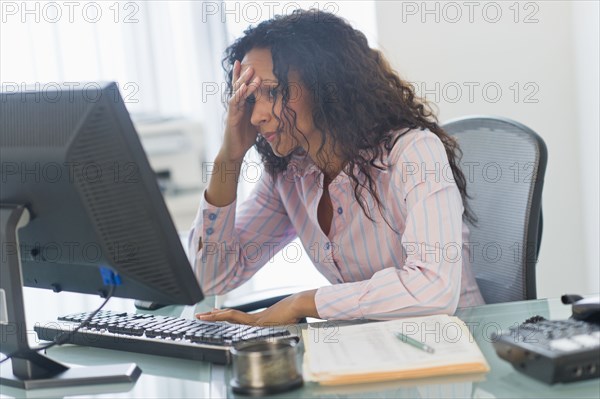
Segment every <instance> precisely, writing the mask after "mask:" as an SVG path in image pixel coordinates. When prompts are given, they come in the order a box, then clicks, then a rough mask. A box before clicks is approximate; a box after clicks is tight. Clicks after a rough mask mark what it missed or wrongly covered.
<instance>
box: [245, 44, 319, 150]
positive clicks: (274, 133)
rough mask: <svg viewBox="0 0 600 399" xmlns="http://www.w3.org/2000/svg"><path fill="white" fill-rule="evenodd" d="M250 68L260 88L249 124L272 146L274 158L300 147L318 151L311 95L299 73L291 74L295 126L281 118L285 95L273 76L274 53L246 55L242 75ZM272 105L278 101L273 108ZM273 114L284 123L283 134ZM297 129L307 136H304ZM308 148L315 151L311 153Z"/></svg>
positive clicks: (256, 50)
mask: <svg viewBox="0 0 600 399" xmlns="http://www.w3.org/2000/svg"><path fill="white" fill-rule="evenodd" d="M250 66H252V68H253V69H254V76H259V77H260V78H261V85H260V87H259V88H258V90H256V91H255V93H254V94H255V102H254V105H253V107H252V114H251V116H250V123H252V125H253V126H255V127H256V129H257V130H258V132H259V134H260V135H261V136H263V137H264V138H265V140H267V142H268V143H269V144H270V145H271V148H272V149H273V152H274V153H275V155H277V156H280V157H284V156H286V155H288V154H290V153H291V152H292V151H293V150H295V149H296V148H298V147H302V148H304V150H306V151H308V152H309V153H310V152H313V151H315V150H316V149H317V148H319V145H320V140H321V138H320V134H319V133H318V132H316V131H315V127H314V124H313V119H312V104H311V99H310V94H309V92H308V90H307V89H306V88H305V87H304V86H303V85H302V84H301V83H300V79H299V74H298V73H297V72H295V71H290V72H289V75H288V81H289V87H290V90H289V97H290V98H289V101H288V104H287V106H288V108H291V109H292V110H294V111H295V112H296V127H293V126H290V124H289V123H288V122H287V121H286V118H285V117H284V116H283V115H282V108H283V107H282V93H281V92H280V90H281V89H275V87H276V86H277V78H276V77H275V75H274V74H273V61H272V58H271V51H270V50H269V49H261V48H254V49H252V50H250V51H249V52H247V53H246V55H245V57H244V59H243V60H242V70H241V73H243V72H244V71H245V70H246V69H247V68H248V67H250ZM241 73H240V74H241ZM276 91H277V92H276ZM273 102H275V107H274V108H273ZM273 112H274V113H275V115H277V117H279V118H280V119H281V121H282V124H283V127H282V129H281V131H278V130H277V127H278V125H279V122H278V121H277V119H276V118H275V115H274V113H273ZM291 118H292V116H291V115H290V121H291V120H293V119H291ZM298 130H300V131H301V132H302V134H304V137H303V136H302V134H300V132H299V131H298ZM305 137H306V138H305ZM307 140H308V143H307V142H306V141H307ZM309 148H310V149H311V150H312V151H309Z"/></svg>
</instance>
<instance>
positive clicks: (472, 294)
mask: <svg viewBox="0 0 600 399" xmlns="http://www.w3.org/2000/svg"><path fill="white" fill-rule="evenodd" d="M244 33H245V35H244V36H243V37H242V38H240V39H238V40H237V41H236V42H235V43H233V44H232V45H231V46H230V47H228V48H227V50H226V57H225V58H224V60H223V65H224V67H225V69H226V71H227V72H228V82H229V83H228V85H229V95H230V97H229V102H228V114H227V122H226V128H225V135H224V140H223V144H222V146H221V149H220V151H219V153H218V155H217V157H216V159H215V170H216V171H219V172H217V173H215V174H213V175H212V176H211V179H210V182H209V185H208V188H207V189H206V191H205V193H204V196H203V199H202V202H201V204H200V209H199V212H198V216H197V218H196V221H195V222H194V225H193V230H192V234H191V236H190V237H191V240H190V251H191V252H190V253H192V254H195V257H194V258H195V259H194V269H195V272H196V275H197V278H198V281H199V282H200V285H201V287H202V289H203V290H204V292H205V293H208V294H224V293H226V292H228V291H230V290H232V289H234V288H235V287H237V286H239V285H241V284H242V283H243V282H245V281H247V280H248V279H249V278H250V277H251V276H252V275H253V274H254V273H256V271H257V270H258V269H260V268H261V267H262V266H263V265H264V264H266V263H267V262H268V261H269V259H270V258H271V257H272V256H273V255H274V254H275V253H277V251H279V250H280V249H281V248H282V247H284V246H285V245H286V244H288V243H289V242H290V241H292V240H293V239H295V238H296V237H297V236H298V237H299V238H300V240H301V242H302V244H303V245H304V248H305V249H306V251H307V253H308V255H309V256H310V257H311V260H312V261H313V263H314V264H315V266H316V267H317V269H318V270H319V271H320V272H321V273H322V274H323V275H324V276H325V277H326V278H327V279H328V280H329V281H330V282H331V283H332V285H331V286H326V287H321V288H319V289H316V290H310V291H305V292H300V293H298V294H295V295H292V296H290V297H288V298H286V299H284V300H283V301H280V302H279V303H277V304H275V305H273V306H271V307H270V308H268V309H266V310H264V311H262V312H259V313H256V314H246V313H243V312H239V311H235V310H230V309H224V310H217V309H215V310H213V311H212V312H207V313H203V314H198V315H197V317H198V318H199V319H202V320H209V321H230V322H234V323H244V324H273V323H279V324H286V323H294V322H297V321H298V320H299V319H300V318H302V317H307V316H308V317H318V318H322V319H330V320H332V319H338V320H339V319H357V318H368V319H387V318H394V317H403V316H414V315H426V314H435V313H448V314H452V313H454V312H455V310H456V308H457V306H459V305H460V306H469V305H478V304H482V303H483V299H482V298H481V295H480V293H479V290H478V288H477V284H476V283H475V280H474V278H473V276H472V274H471V271H470V264H469V262H468V261H469V260H468V256H465V255H466V254H467V253H468V252H467V247H466V246H464V245H463V242H466V241H467V239H468V234H469V231H468V228H467V226H466V224H465V223H464V221H463V213H464V218H465V220H471V221H473V219H474V218H473V215H472V214H471V213H470V212H469V208H468V206H467V204H466V200H467V191H466V182H465V177H464V175H463V173H462V172H461V171H460V169H459V168H458V166H457V157H458V155H457V154H458V153H460V150H459V149H458V146H457V144H456V142H455V141H454V139H452V138H451V137H449V136H448V135H447V134H446V133H445V132H444V131H443V130H442V129H441V128H440V127H439V126H438V124H437V122H436V119H435V117H434V116H433V115H432V113H431V111H430V110H429V108H428V107H427V106H426V104H424V103H423V102H421V101H420V100H419V99H418V98H416V97H415V94H414V91H413V90H412V88H411V86H410V85H409V84H408V83H406V82H404V81H402V80H401V79H400V78H399V77H398V75H397V74H396V73H395V72H394V71H393V70H392V69H391V68H390V66H389V64H388V63H387V61H386V60H385V59H384V57H383V56H382V54H381V53H380V52H379V51H377V50H373V49H371V48H369V46H368V43H367V39H366V38H365V36H364V35H363V34H362V33H361V32H359V31H357V30H355V29H353V28H352V27H351V26H350V25H349V24H348V23H347V22H345V21H344V20H342V19H340V18H338V17H336V16H334V15H332V14H329V13H324V12H319V11H313V10H310V11H303V10H298V11H296V12H294V13H293V14H291V15H288V16H277V17H275V18H274V19H272V20H269V21H265V22H263V23H261V24H259V25H258V26H256V27H254V28H249V29H248V30H246V31H245V32H244ZM240 60H241V62H240ZM253 145H255V146H256V148H257V149H258V152H259V153H260V155H261V157H262V160H263V162H264V165H265V170H266V173H264V174H263V175H262V178H261V179H260V181H259V182H258V183H257V184H256V187H255V189H254V191H253V193H252V194H251V195H250V197H249V198H248V199H247V200H246V201H245V202H244V203H242V204H240V206H239V207H237V210H236V206H237V202H236V190H237V182H238V179H239V174H240V168H241V163H242V160H243V158H244V155H245V154H246V152H247V151H248V149H250V147H252V146H253ZM463 204H464V206H463Z"/></svg>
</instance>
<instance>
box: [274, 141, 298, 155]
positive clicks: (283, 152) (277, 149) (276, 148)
mask: <svg viewBox="0 0 600 399" xmlns="http://www.w3.org/2000/svg"><path fill="white" fill-rule="evenodd" d="M271 150H273V154H275V156H276V157H279V158H285V157H287V156H288V155H290V154H291V153H292V152H293V151H294V149H293V148H281V147H280V146H278V145H277V144H271Z"/></svg>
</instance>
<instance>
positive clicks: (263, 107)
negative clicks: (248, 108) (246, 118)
mask: <svg viewBox="0 0 600 399" xmlns="http://www.w3.org/2000/svg"><path fill="white" fill-rule="evenodd" d="M270 120H271V104H270V103H269V102H268V101H264V100H262V99H260V98H259V96H257V97H256V100H255V103H254V106H253V107H252V115H251V116H250V123H251V124H252V125H254V126H256V127H259V126H260V125H264V124H265V123H267V122H269V121H270Z"/></svg>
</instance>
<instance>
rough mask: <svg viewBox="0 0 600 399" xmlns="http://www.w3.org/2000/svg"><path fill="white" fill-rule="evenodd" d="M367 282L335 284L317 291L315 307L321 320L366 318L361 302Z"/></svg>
mask: <svg viewBox="0 0 600 399" xmlns="http://www.w3.org/2000/svg"><path fill="white" fill-rule="evenodd" d="M367 283H368V280H367V281H358V282H355V283H343V284H334V285H328V286H325V287H321V288H319V289H317V292H316V294H315V305H316V307H317V313H318V314H319V318H321V319H324V320H349V319H362V318H364V316H363V314H362V311H361V309H360V305H359V301H360V298H361V297H362V295H363V292H364V289H365V287H366V284H367Z"/></svg>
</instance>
